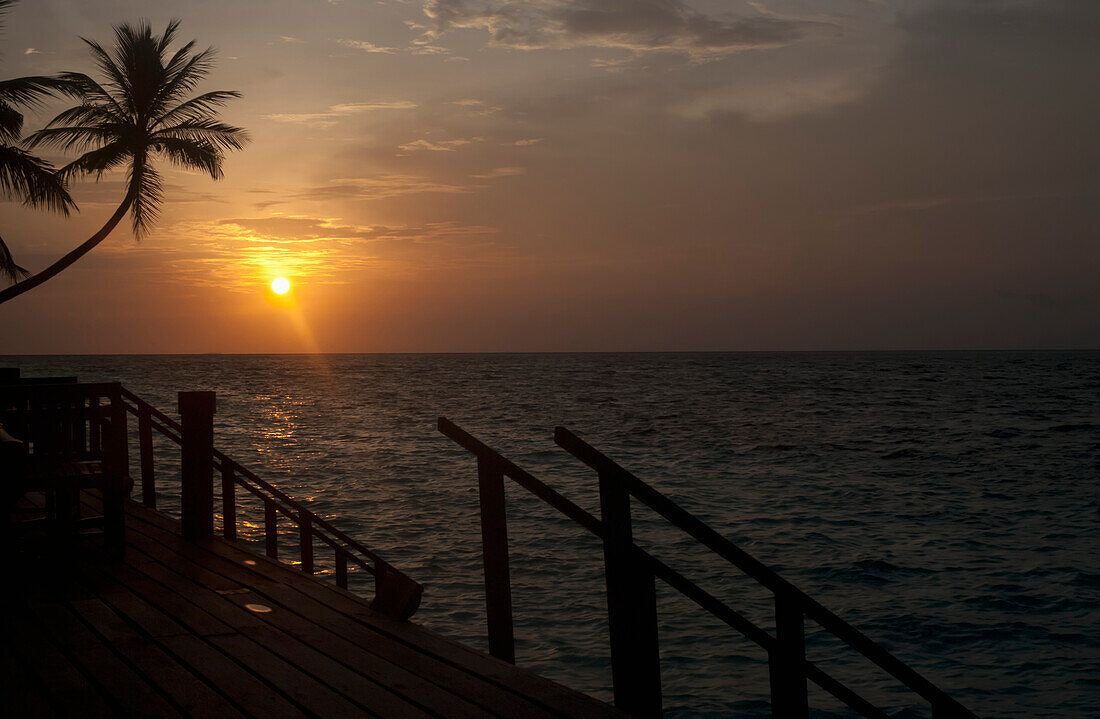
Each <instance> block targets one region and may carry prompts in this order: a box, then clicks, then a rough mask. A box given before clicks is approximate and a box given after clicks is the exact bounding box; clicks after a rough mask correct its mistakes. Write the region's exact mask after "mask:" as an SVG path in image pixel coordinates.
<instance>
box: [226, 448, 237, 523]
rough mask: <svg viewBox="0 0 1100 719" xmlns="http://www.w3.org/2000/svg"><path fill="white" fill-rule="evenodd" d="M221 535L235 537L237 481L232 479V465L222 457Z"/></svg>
mask: <svg viewBox="0 0 1100 719" xmlns="http://www.w3.org/2000/svg"><path fill="white" fill-rule="evenodd" d="M222 536H223V537H225V538H226V539H229V540H236V539H237V483H236V482H235V481H233V465H232V464H230V463H229V460H228V459H225V458H223V459H222Z"/></svg>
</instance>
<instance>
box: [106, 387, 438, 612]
mask: <svg viewBox="0 0 1100 719" xmlns="http://www.w3.org/2000/svg"><path fill="white" fill-rule="evenodd" d="M121 395H122V397H123V398H124V399H125V400H126V401H123V402H122V403H121V404H122V406H123V408H124V409H125V411H126V412H129V413H130V414H133V415H135V416H136V417H138V421H139V432H138V435H139V437H138V440H139V445H140V456H141V472H142V477H141V479H142V500H143V502H144V503H145V504H146V505H147V506H150V507H155V506H156V490H155V480H154V466H153V453H152V433H153V431H154V430H155V431H156V432H157V433H158V434H160V435H161V436H163V437H166V438H167V439H168V440H169V441H171V442H173V443H174V444H176V445H178V446H180V447H181V449H182V448H183V447H184V431H183V425H182V424H181V423H180V422H178V421H176V420H175V419H173V418H172V417H170V416H169V415H167V414H165V413H164V412H162V411H160V410H159V409H157V408H156V407H154V406H153V405H151V404H149V403H148V402H146V401H145V400H143V399H141V398H140V397H138V396H137V395H136V394H134V393H133V392H131V391H130V390H128V389H126V388H125V387H122V388H121ZM209 462H210V467H211V470H213V471H216V472H218V473H219V475H220V478H221V483H222V487H223V491H222V501H223V506H222V518H223V527H222V529H223V531H222V533H223V535H224V536H225V537H226V538H227V539H230V540H233V539H235V538H236V501H235V493H234V492H233V491H232V488H233V487H241V488H243V489H244V490H245V491H247V492H248V493H249V494H250V495H252V496H254V497H256V498H257V499H259V500H260V501H261V503H262V505H263V507H264V544H265V551H266V553H267V555H268V556H269V557H272V558H278V553H279V541H278V535H279V526H278V524H279V522H278V516H279V515H283V516H284V517H287V518H289V519H290V520H291V521H292V522H293V523H294V525H295V526H296V527H297V530H298V532H297V533H298V547H299V555H300V558H301V567H302V570H303V571H304V572H307V573H312V572H313V567H314V564H313V546H312V542H313V540H314V539H318V540H320V541H321V542H322V543H324V544H325V545H327V546H328V547H330V548H331V549H332V550H333V553H334V559H335V562H334V563H335V565H336V570H335V571H336V580H337V584H338V586H340V587H342V588H344V589H347V586H348V581H347V570H348V563H349V562H350V563H352V564H354V565H356V566H357V567H359V568H361V569H362V570H364V571H365V572H367V573H368V574H371V575H373V576H374V583H375V597H374V599H373V601H372V603H371V606H372V607H374V608H375V609H377V610H378V611H381V612H383V613H385V614H388V615H390V616H393V617H395V618H398V619H407V618H408V617H410V616H412V614H413V613H414V612H415V611H416V609H417V608H418V607H419V605H420V598H421V596H422V594H423V587H422V586H421V585H420V584H419V583H417V582H415V581H413V580H412V579H410V578H409V577H408V576H406V575H405V574H403V573H402V572H400V571H399V570H398V569H396V568H395V567H394V566H393V565H391V564H390V563H389V562H387V561H385V560H384V559H382V558H381V557H380V556H378V554H376V553H375V552H373V551H371V550H369V549H367V548H366V547H365V546H363V544H362V543H360V542H357V541H356V540H354V539H352V538H351V537H349V536H348V535H347V534H346V533H344V532H343V531H341V530H340V529H338V528H336V527H335V526H333V525H332V524H331V523H330V522H328V521H327V520H325V519H323V518H322V517H319V516H317V515H316V514H314V513H313V512H312V511H311V510H310V509H309V508H308V507H306V506H305V505H303V504H301V503H299V502H298V501H296V500H294V499H293V498H292V497H290V496H289V495H287V494H286V493H285V492H283V491H281V490H280V489H278V488H277V487H275V486H274V485H272V484H270V483H269V482H266V481H264V480H263V479H261V478H260V477H259V476H257V475H256V474H255V473H254V472H252V471H251V470H249V469H248V468H247V467H244V466H243V465H241V464H240V463H239V462H236V461H234V460H233V459H231V458H230V457H228V456H227V455H225V454H224V453H223V452H221V451H220V450H218V449H217V448H214V449H213V450H212V452H211V453H210V455H209ZM226 488H230V491H229V492H227V491H226ZM211 511H212V507H211Z"/></svg>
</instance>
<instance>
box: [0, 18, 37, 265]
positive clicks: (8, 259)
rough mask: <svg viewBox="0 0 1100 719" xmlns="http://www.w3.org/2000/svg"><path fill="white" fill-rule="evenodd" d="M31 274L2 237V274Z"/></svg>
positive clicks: (0, 260) (0, 241)
mask: <svg viewBox="0 0 1100 719" xmlns="http://www.w3.org/2000/svg"><path fill="white" fill-rule="evenodd" d="M3 9H4V8H3V6H0V11H2V10H3ZM29 274H30V272H27V271H26V270H25V269H24V268H22V267H20V266H19V265H17V264H15V258H13V257H12V256H11V250H9V249H8V246H7V245H6V244H5V243H4V238H3V237H0V276H3V277H6V278H7V279H8V282H11V283H15V282H18V281H19V280H21V279H23V278H24V277H26V276H28V275H29Z"/></svg>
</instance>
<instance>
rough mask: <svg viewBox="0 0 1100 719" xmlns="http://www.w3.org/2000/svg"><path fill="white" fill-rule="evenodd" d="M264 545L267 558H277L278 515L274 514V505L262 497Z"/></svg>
mask: <svg viewBox="0 0 1100 719" xmlns="http://www.w3.org/2000/svg"><path fill="white" fill-rule="evenodd" d="M264 545H265V549H266V550H267V556H269V557H271V558H272V559H278V558H279V515H278V514H276V513H275V503H274V502H272V501H271V500H270V499H268V498H267V497H264Z"/></svg>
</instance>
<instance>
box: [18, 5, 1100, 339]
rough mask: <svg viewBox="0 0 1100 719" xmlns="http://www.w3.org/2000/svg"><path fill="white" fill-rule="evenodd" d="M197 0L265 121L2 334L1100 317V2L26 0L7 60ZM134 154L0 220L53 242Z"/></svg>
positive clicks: (1031, 335) (52, 248) (833, 324)
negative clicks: (52, 204) (63, 202)
mask: <svg viewBox="0 0 1100 719" xmlns="http://www.w3.org/2000/svg"><path fill="white" fill-rule="evenodd" d="M177 15H178V16H180V17H181V19H182V21H183V24H182V26H181V30H180V34H181V37H183V38H185V39H190V38H195V39H197V40H198V41H199V45H200V46H205V45H214V46H215V47H217V48H218V51H219V55H218V63H217V66H216V68H215V70H214V71H213V73H212V75H211V77H210V79H209V81H208V82H207V83H206V85H204V86H203V87H202V88H201V89H203V90H213V89H236V90H240V91H241V92H242V93H243V94H244V97H243V99H241V100H238V101H236V102H235V103H233V104H232V105H231V106H230V107H228V108H227V109H226V111H225V113H224V117H225V118H226V119H227V120H228V121H230V122H232V123H235V124H238V125H241V126H244V127H246V128H248V130H249V131H250V133H251V135H252V137H253V142H252V144H251V145H249V147H248V148H247V149H246V150H244V151H243V152H240V153H236V154H234V155H232V156H231V157H230V158H229V159H228V161H227V162H226V166H225V179H224V180H222V181H220V182H213V181H211V180H209V179H208V178H204V177H201V176H198V175H192V174H185V173H182V172H179V171H176V170H174V169H172V168H170V167H165V168H164V174H165V176H166V178H167V183H168V191H167V197H168V201H167V204H166V207H165V211H164V214H163V218H162V220H161V222H160V223H159V225H158V226H157V228H156V230H155V231H154V232H153V233H152V234H151V235H150V236H149V237H147V238H145V239H143V240H141V241H140V242H136V241H135V240H134V238H133V236H132V234H131V233H130V232H129V230H128V229H127V228H126V227H120V228H119V229H118V230H116V231H115V232H114V233H113V234H112V235H111V237H110V238H109V239H108V240H107V241H106V242H104V243H103V244H102V245H101V246H100V247H99V248H97V249H96V250H95V251H94V252H93V253H92V254H91V255H89V256H87V257H86V258H84V259H82V260H81V261H80V262H79V263H78V264H77V265H74V266H73V268H71V269H70V270H68V271H66V272H65V273H63V274H62V275H60V276H59V277H57V278H56V279H54V280H51V281H50V282H48V283H46V284H44V285H42V286H41V287H39V288H37V289H35V290H33V291H31V292H30V293H28V294H26V295H23V296H21V297H19V298H17V299H15V300H13V301H11V302H8V303H6V304H4V305H0V344H2V348H0V352H3V353H22V352H105V353H114V352H301V351H316V350H321V351H333V352H372V351H380V352H388V351H397V352H400V351H442V352H448V351H544V350H545V351H557V350H561V351H573V350H742V349H744V350H768V349H921V348H1041V347H1076V348H1083V347H1092V348H1095V347H1100V282H1098V281H1097V277H1098V276H1100V139H1098V137H1100V135H1098V133H1097V127H1100V93H1098V92H1097V88H1098V87H1100V41H1098V40H1097V38H1098V37H1100V3H1095V2H1061V1H1059V0H1035V1H1034V2H1027V1H1025V0H982V1H977V0H975V1H973V2H966V1H964V0H949V1H948V0H945V1H943V2H921V1H920V0H907V1H905V2H901V1H897V2H895V1H894V0H879V1H875V0H820V1H813V2H811V1H810V0H760V1H751V2H750V1H742V0H683V1H681V0H577V1H575V2H567V1H566V0H527V1H525V2H512V1H510V0H405V1H395V0H386V1H377V2H376V1H375V0H341V1H339V2H337V1H326V0H262V1H261V0H233V1H226V0H213V1H207V0H191V1H190V2H188V3H186V4H181V3H178V2H175V3H168V2H161V1H160V0H143V1H141V2H121V1H108V0H102V1H100V0H96V1H92V2H88V1H83V2H76V1H71V0H70V1H64V0H36V1H33V2H32V1H31V0H24V2H22V3H21V4H20V5H17V6H16V7H15V8H14V9H13V10H12V11H11V12H10V13H9V14H8V15H7V18H6V27H5V29H4V36H3V39H2V48H3V56H2V58H0V73H2V76H4V77H14V76H20V75H29V74H47V73H53V72H58V71H63V70H78V71H84V72H92V65H91V62H90V59H89V56H88V53H87V51H86V48H85V47H84V45H83V43H82V42H81V40H80V36H84V37H88V38H93V39H98V40H100V41H102V42H104V43H109V42H110V40H111V37H112V31H111V26H112V24H114V23H116V22H120V21H126V20H128V21H135V20H137V19H139V18H142V17H144V18H148V19H149V20H150V21H151V22H152V23H153V25H154V28H156V29H158V30H159V29H162V28H163V26H164V25H165V24H166V23H167V22H168V20H169V19H170V18H171V17H174V16H177ZM64 107H65V105H64V104H62V103H54V104H51V105H49V106H48V107H47V108H46V110H45V111H44V112H42V113H39V114H34V115H30V116H28V119H27V127H28V129H36V128H37V127H40V126H41V125H42V124H43V123H44V122H45V121H46V120H48V118H49V117H50V116H52V113H55V112H57V111H59V110H61V109H63V108H64ZM52 159H54V160H55V161H62V160H63V159H64V158H62V157H60V156H57V157H53V158H52ZM119 180H120V178H117V177H105V178H104V179H103V180H102V181H100V182H99V183H98V184H96V183H94V182H92V181H90V180H88V181H84V182H81V183H79V184H78V185H76V186H75V188H74V189H75V196H76V198H77V200H78V201H79V203H80V208H81V212H80V214H79V215H78V216H77V217H74V218H70V219H68V220H65V219H62V218H58V217H51V216H46V215H43V214H41V213H32V212H28V211H26V210H25V209H23V208H22V207H20V206H19V205H17V204H13V203H10V202H5V203H2V204H0V236H3V237H4V238H5V240H6V241H7V242H8V244H9V246H10V247H11V249H12V251H13V253H14V254H15V255H16V259H17V260H18V261H20V262H21V264H23V265H25V266H27V267H28V268H29V269H31V270H36V269H41V268H42V267H45V266H46V264H48V263H49V262H50V261H51V260H52V259H54V258H56V257H57V256H59V255H61V254H62V253H63V252H65V251H66V250H68V249H70V248H71V247H73V246H75V245H76V244H78V243H79V242H81V241H82V240H83V239H85V238H86V237H87V236H88V235H90V234H91V233H92V232H94V231H95V229H97V228H98V227H99V225H101V224H102V223H103V222H104V221H105V220H106V218H107V217H108V216H110V214H111V212H112V211H113V209H114V208H115V207H116V206H117V204H118V203H119V202H120V200H121V199H122V190H121V185H120V182H119ZM277 276H285V277H287V278H289V279H290V280H291V282H292V285H293V289H292V290H291V293H290V294H289V295H288V297H289V299H286V300H283V301H280V302H276V301H273V300H272V297H271V294H270V292H269V291H267V289H266V288H267V287H268V286H269V283H270V282H271V280H272V279H273V278H274V277H277Z"/></svg>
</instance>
